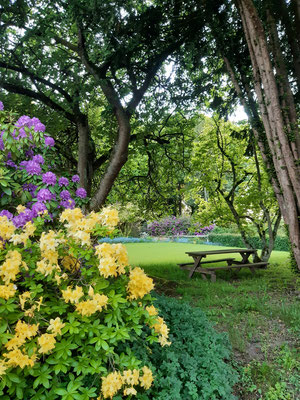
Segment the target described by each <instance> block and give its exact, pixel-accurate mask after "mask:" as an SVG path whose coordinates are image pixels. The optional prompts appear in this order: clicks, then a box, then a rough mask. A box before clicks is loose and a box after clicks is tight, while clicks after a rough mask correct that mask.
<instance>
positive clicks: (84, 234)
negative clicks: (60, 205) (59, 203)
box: [60, 208, 99, 246]
mask: <svg viewBox="0 0 300 400" xmlns="http://www.w3.org/2000/svg"><path fill="white" fill-rule="evenodd" d="M60 221H61V222H65V221H67V224H66V228H67V230H68V235H69V236H70V237H72V238H73V239H75V240H76V241H77V242H79V243H81V245H82V246H84V245H87V246H91V232H92V230H93V229H94V227H95V225H96V223H97V222H99V216H98V214H96V213H94V212H92V213H91V214H89V215H88V216H87V217H85V216H84V215H83V214H82V211H81V209H80V208H75V209H74V210H71V209H66V210H64V211H63V212H62V214H61V216H60Z"/></svg>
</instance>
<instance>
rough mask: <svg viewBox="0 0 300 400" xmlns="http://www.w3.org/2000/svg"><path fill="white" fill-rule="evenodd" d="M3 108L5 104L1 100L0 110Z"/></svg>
mask: <svg viewBox="0 0 300 400" xmlns="http://www.w3.org/2000/svg"><path fill="white" fill-rule="evenodd" d="M3 110H4V105H3V103H2V101H0V111H3Z"/></svg>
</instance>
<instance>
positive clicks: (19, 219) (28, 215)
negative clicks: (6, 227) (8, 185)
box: [12, 208, 34, 228]
mask: <svg viewBox="0 0 300 400" xmlns="http://www.w3.org/2000/svg"><path fill="white" fill-rule="evenodd" d="M33 218H34V213H33V212H32V211H31V210H30V209H29V208H26V210H25V211H23V212H21V213H20V214H19V215H16V216H15V217H13V218H12V222H13V224H14V225H15V227H16V228H21V227H23V226H24V225H25V224H26V223H27V222H28V221H32V219H33Z"/></svg>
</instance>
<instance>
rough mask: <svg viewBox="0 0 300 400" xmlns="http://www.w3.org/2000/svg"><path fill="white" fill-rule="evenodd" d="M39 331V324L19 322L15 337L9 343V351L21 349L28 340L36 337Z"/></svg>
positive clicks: (6, 344) (6, 345) (7, 345)
mask: <svg viewBox="0 0 300 400" xmlns="http://www.w3.org/2000/svg"><path fill="white" fill-rule="evenodd" d="M38 329H39V325H38V324H33V325H29V324H26V322H23V321H21V320H19V321H18V322H17V324H16V326H15V335H14V337H12V338H11V339H10V340H9V341H8V342H7V343H5V347H6V348H7V350H12V349H16V348H19V347H21V346H22V345H23V344H24V343H25V341H26V339H30V338H32V337H34V336H36V334H37V332H38Z"/></svg>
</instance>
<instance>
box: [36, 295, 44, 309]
mask: <svg viewBox="0 0 300 400" xmlns="http://www.w3.org/2000/svg"><path fill="white" fill-rule="evenodd" d="M42 302H43V296H41V297H40V298H39V301H37V303H36V305H37V310H38V311H40V308H41V305H42Z"/></svg>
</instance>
